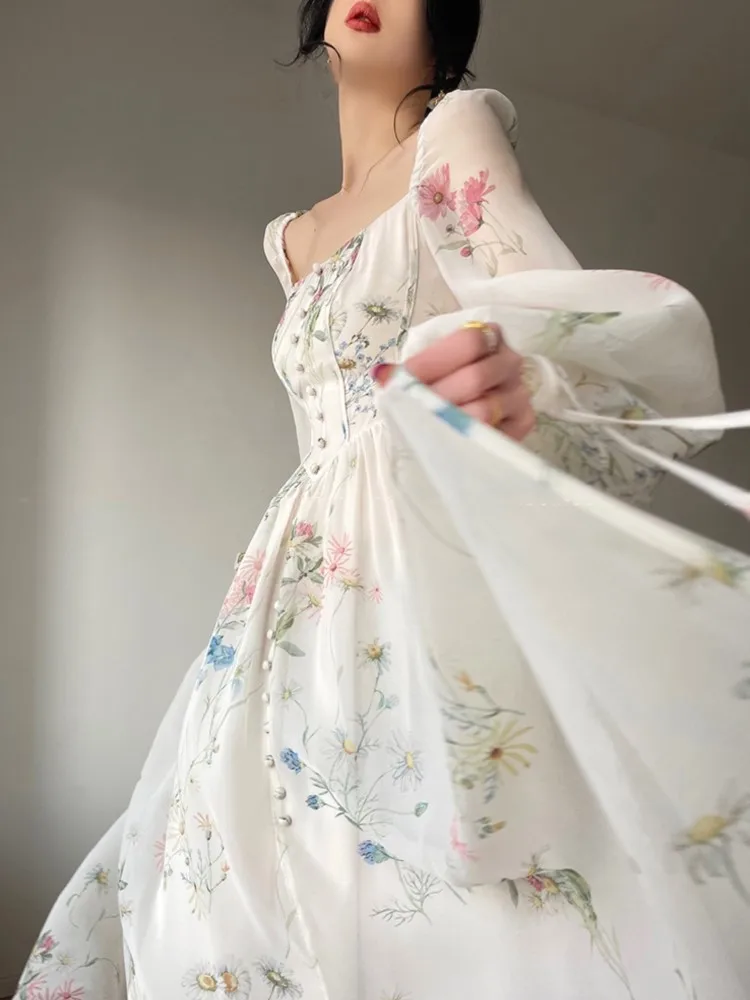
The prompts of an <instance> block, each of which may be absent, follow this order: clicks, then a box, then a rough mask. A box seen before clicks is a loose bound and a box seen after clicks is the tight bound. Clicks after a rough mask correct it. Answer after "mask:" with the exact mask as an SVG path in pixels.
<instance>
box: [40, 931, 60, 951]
mask: <svg viewBox="0 0 750 1000" xmlns="http://www.w3.org/2000/svg"><path fill="white" fill-rule="evenodd" d="M56 947H57V941H55V939H54V938H53V937H52V935H51V934H45V935H44V937H43V938H42V940H41V941H40V942H39V951H46V952H50V951H54V949H55V948H56Z"/></svg>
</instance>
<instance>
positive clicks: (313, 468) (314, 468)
mask: <svg viewBox="0 0 750 1000" xmlns="http://www.w3.org/2000/svg"><path fill="white" fill-rule="evenodd" d="M310 472H312V474H313V475H314V476H317V474H318V473H319V472H320V466H319V465H313V467H312V468H311V469H310Z"/></svg>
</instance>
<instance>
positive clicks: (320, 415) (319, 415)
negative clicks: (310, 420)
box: [316, 410, 325, 420]
mask: <svg viewBox="0 0 750 1000" xmlns="http://www.w3.org/2000/svg"><path fill="white" fill-rule="evenodd" d="M316 416H317V418H318V420H325V417H324V416H323V411H322V410H318V412H317V414H316Z"/></svg>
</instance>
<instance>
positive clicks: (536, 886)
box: [526, 875, 544, 892]
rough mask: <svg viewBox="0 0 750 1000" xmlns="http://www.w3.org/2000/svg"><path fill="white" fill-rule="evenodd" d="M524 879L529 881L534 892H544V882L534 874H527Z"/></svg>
mask: <svg viewBox="0 0 750 1000" xmlns="http://www.w3.org/2000/svg"><path fill="white" fill-rule="evenodd" d="M526 881H527V882H528V883H529V885H530V886H531V888H532V889H533V890H534V892H544V882H542V880H541V879H540V878H537V877H536V875H527V876H526Z"/></svg>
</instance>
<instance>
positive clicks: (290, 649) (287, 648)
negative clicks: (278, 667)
mask: <svg viewBox="0 0 750 1000" xmlns="http://www.w3.org/2000/svg"><path fill="white" fill-rule="evenodd" d="M276 645H277V646H278V648H279V649H283V650H284V652H285V653H288V654H289V655H290V656H304V655H305V652H304V650H302V649H300V648H299V646H295V645H294V643H293V642H287V641H286V640H285V639H282V641H281V642H277V643H276Z"/></svg>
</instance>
